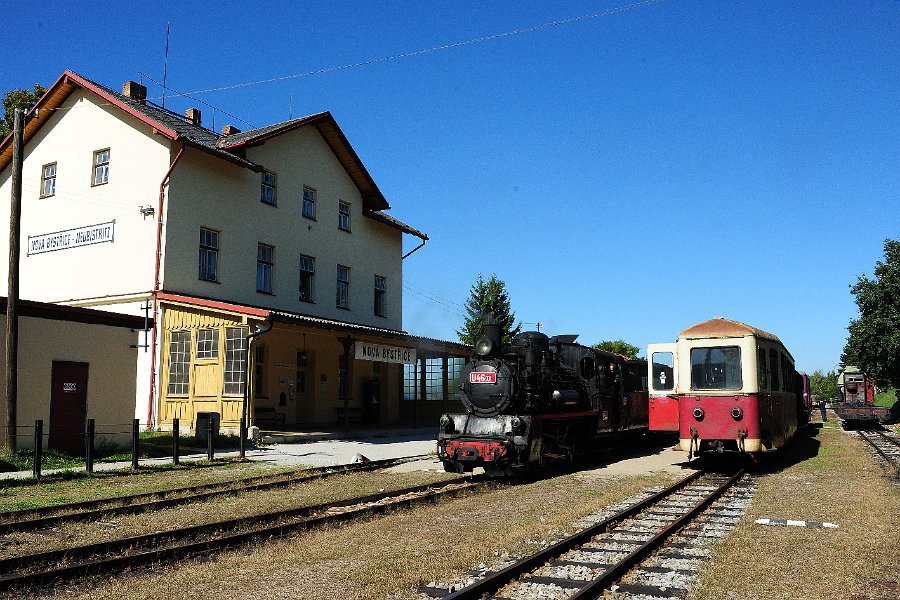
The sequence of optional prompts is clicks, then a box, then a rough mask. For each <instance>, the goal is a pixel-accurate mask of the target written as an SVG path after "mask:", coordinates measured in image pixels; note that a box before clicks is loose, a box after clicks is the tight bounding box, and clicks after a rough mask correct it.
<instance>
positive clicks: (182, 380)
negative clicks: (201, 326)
mask: <svg viewBox="0 0 900 600" xmlns="http://www.w3.org/2000/svg"><path fill="white" fill-rule="evenodd" d="M190 367H191V332H190V331H173V332H172V333H171V334H170V337H169V389H168V394H169V395H170V396H182V395H183V396H186V395H187V393H188V383H189V380H190Z"/></svg>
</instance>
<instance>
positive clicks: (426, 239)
mask: <svg viewBox="0 0 900 600" xmlns="http://www.w3.org/2000/svg"><path fill="white" fill-rule="evenodd" d="M417 237H418V236H417ZM419 239H421V240H422V243H421V244H419V245H418V246H416V247H415V248H413V249H412V250H410V251H409V252H407V253H406V254H404V255H403V256H402V257H401V258H400V260H406V258H407V257H408V256H409V255H410V254H412V253H413V252H415V251H416V250H418V249H419V248H421V247H422V246H424V245H425V242H427V241H428V238H427V237H422V238H419Z"/></svg>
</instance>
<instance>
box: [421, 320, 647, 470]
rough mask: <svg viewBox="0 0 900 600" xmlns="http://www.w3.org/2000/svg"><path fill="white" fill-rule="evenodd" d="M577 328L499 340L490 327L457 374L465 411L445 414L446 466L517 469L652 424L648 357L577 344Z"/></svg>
mask: <svg viewBox="0 0 900 600" xmlns="http://www.w3.org/2000/svg"><path fill="white" fill-rule="evenodd" d="M577 337H578V336H576V335H558V336H555V337H552V338H551V337H548V336H546V335H545V334H543V333H540V332H537V331H527V332H523V333H520V334H518V335H516V336H515V337H514V338H513V339H512V341H511V343H510V344H508V345H506V346H501V344H500V328H499V327H498V326H494V325H487V326H485V335H484V336H482V337H481V338H480V339H479V340H478V341H477V342H476V344H475V355H476V357H475V360H473V361H471V362H469V363H468V364H467V365H466V366H465V367H464V368H463V370H462V373H461V375H460V378H459V390H460V398H461V400H462V402H463V405H464V406H465V408H466V413H461V414H444V415H442V416H441V420H440V433H439V436H438V455H439V456H440V458H441V460H443V462H444V468H445V469H446V470H447V471H451V472H467V471H471V470H472V469H473V468H475V467H477V466H481V467H484V469H485V471H486V472H487V473H488V474H489V475H495V476H496V475H512V474H514V473H516V472H521V471H523V470H525V469H527V468H529V467H531V466H535V465H539V464H541V463H544V462H546V461H548V460H560V459H561V460H575V459H576V458H578V457H579V456H582V455H584V454H587V453H589V452H592V451H594V450H596V449H598V448H601V447H603V446H604V445H608V444H609V438H610V437H612V434H617V433H619V432H624V431H637V432H643V431H646V430H647V402H648V397H647V384H646V370H647V367H646V362H644V361H641V360H627V359H625V358H623V357H621V356H619V355H616V354H612V353H609V352H602V351H599V350H595V349H593V348H589V347H587V346H582V345H581V344H576V343H575V339H576V338H577Z"/></svg>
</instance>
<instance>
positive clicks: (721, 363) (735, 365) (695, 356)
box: [691, 346, 742, 390]
mask: <svg viewBox="0 0 900 600" xmlns="http://www.w3.org/2000/svg"><path fill="white" fill-rule="evenodd" d="M741 386H742V383H741V349H740V348H739V347H738V346H722V347H713V348H691V388H692V389H695V390H739V389H741Z"/></svg>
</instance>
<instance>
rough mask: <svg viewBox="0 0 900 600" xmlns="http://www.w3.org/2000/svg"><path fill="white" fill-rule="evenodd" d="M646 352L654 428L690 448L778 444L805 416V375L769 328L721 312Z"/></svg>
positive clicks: (770, 447)
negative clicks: (722, 315)
mask: <svg viewBox="0 0 900 600" xmlns="http://www.w3.org/2000/svg"><path fill="white" fill-rule="evenodd" d="M647 351H648V358H649V360H648V363H647V364H648V377H649V379H650V406H649V424H650V429H651V430H652V431H677V432H678V433H679V436H678V437H679V439H680V446H681V449H682V450H685V451H687V452H689V453H690V454H691V455H695V454H699V453H701V452H708V451H719V452H722V451H726V450H737V451H741V452H760V451H764V450H773V449H775V448H780V447H782V446H784V445H785V444H786V443H787V442H788V441H789V440H790V439H791V437H793V435H794V433H795V432H796V431H797V427H798V425H799V424H801V423H802V422H803V417H802V414H803V412H804V408H803V393H802V390H801V389H800V387H801V383H800V382H801V381H802V378H801V377H800V376H799V374H798V373H797V371H796V370H795V369H794V359H793V357H792V356H791V354H790V352H788V351H787V349H786V348H785V347H784V345H783V344H782V343H781V341H780V340H779V339H778V337H776V336H775V335H773V334H771V333H768V332H766V331H762V330H761V329H756V328H755V327H751V326H749V325H746V324H744V323H741V322H739V321H732V320H729V319H724V318H716V319H710V320H709V321H703V322H702V323H698V324H696V325H694V326H692V327H688V328H687V329H685V330H684V331H682V332H681V333H680V334H679V336H678V340H677V341H676V342H675V343H674V344H650V346H649V347H648V350H647Z"/></svg>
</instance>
